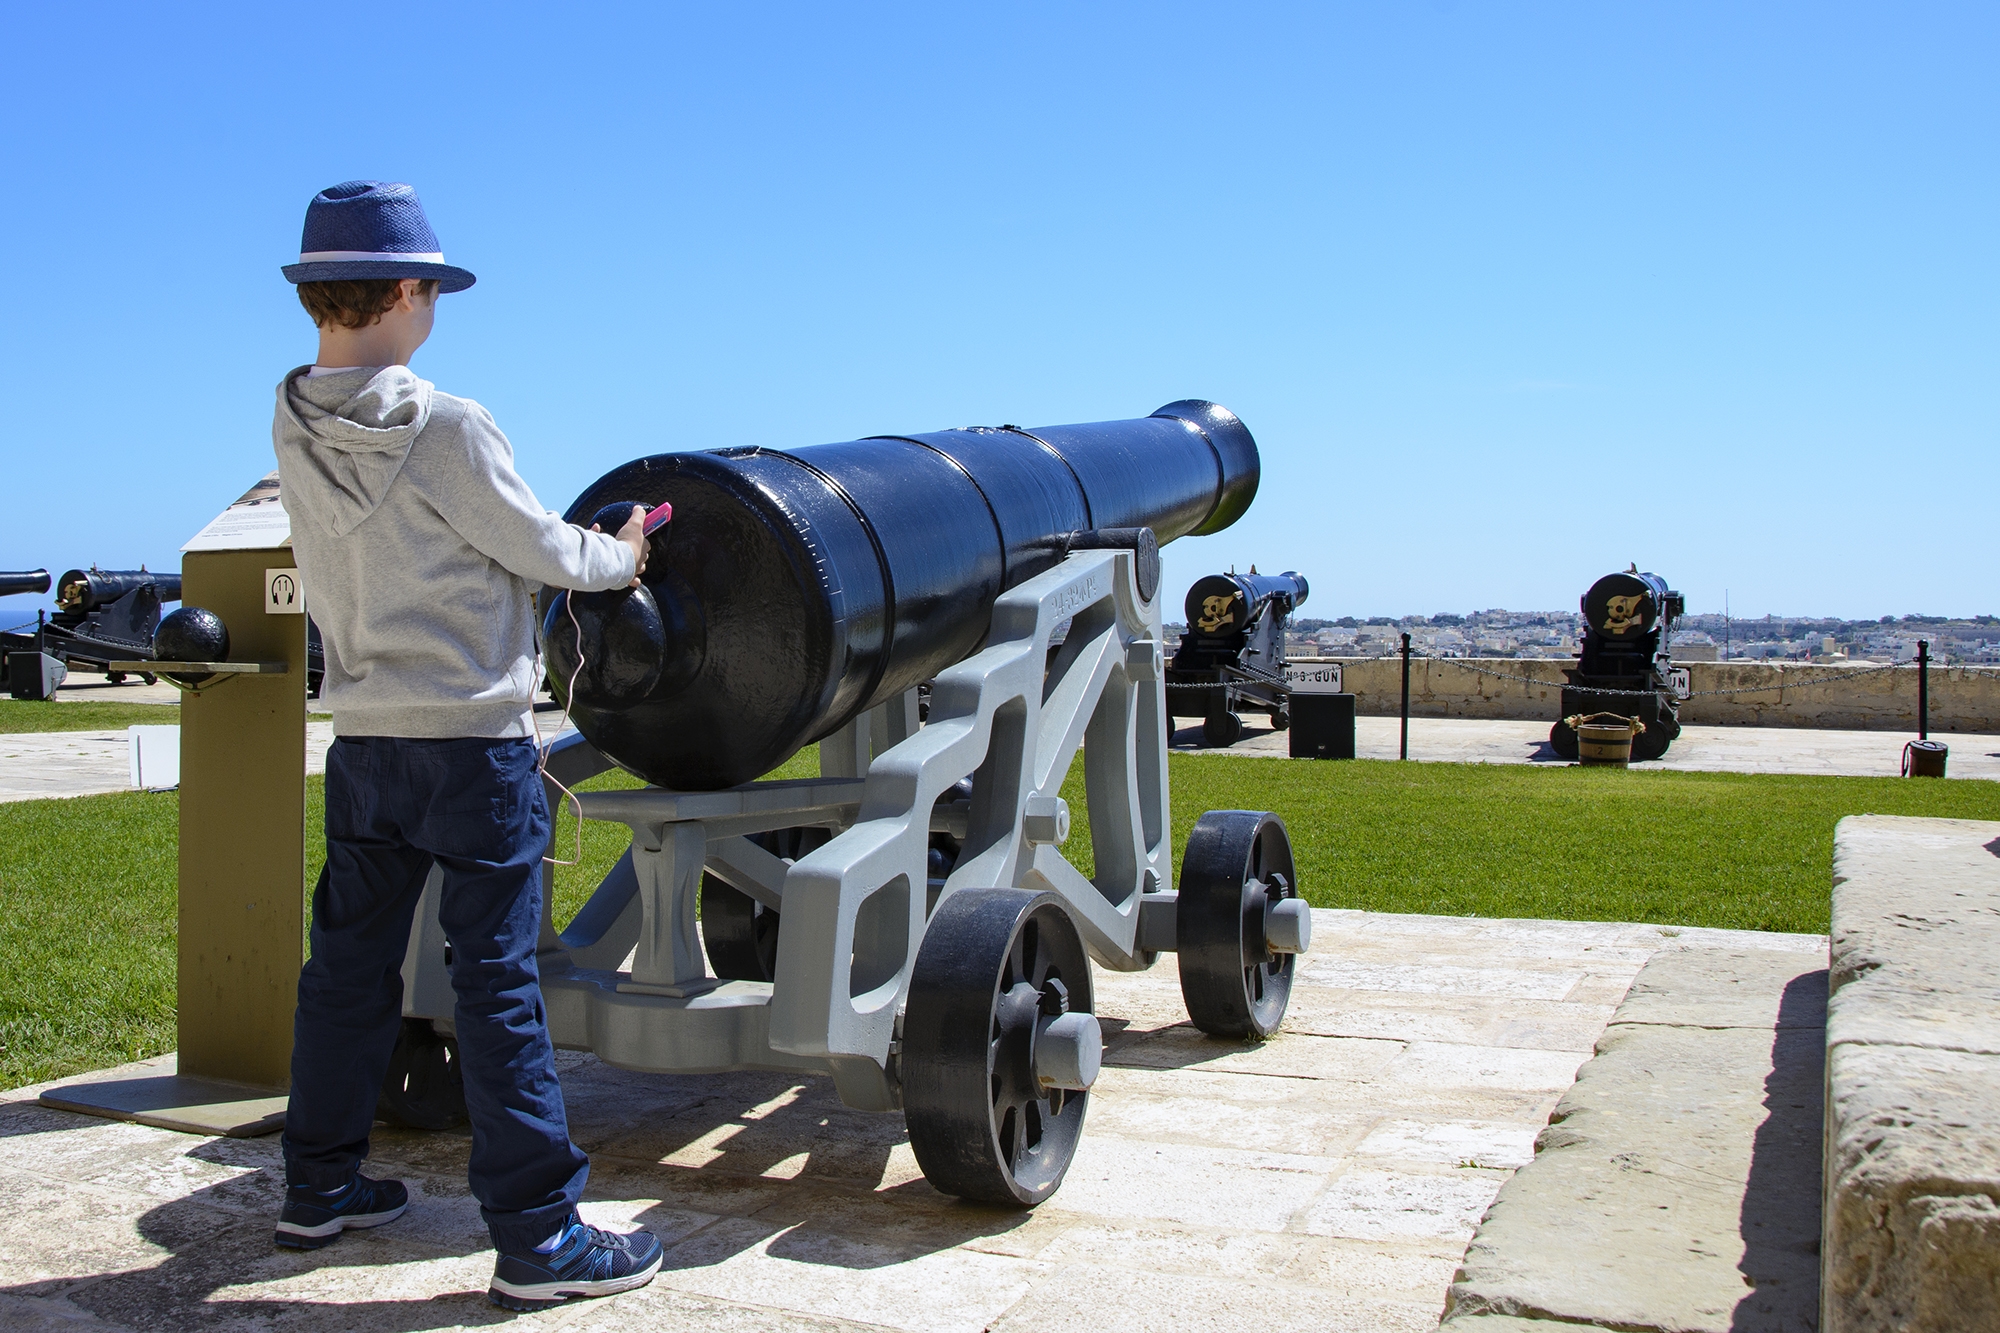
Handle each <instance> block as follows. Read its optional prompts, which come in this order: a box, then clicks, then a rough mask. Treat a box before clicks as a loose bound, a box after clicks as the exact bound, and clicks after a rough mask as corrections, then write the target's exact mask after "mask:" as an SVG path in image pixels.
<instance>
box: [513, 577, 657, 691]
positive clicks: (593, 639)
mask: <svg viewBox="0 0 2000 1333" xmlns="http://www.w3.org/2000/svg"><path fill="white" fill-rule="evenodd" d="M579 631H580V632H581V637H580V638H579ZM542 639H543V642H544V643H545V644H546V645H547V648H548V659H549V662H548V671H549V685H550V688H551V691H552V692H553V693H554V694H555V696H556V701H557V702H558V703H560V704H562V706H563V707H565V708H574V707H576V706H577V705H578V704H584V705H587V706H589V707H591V708H602V709H607V710H612V711H616V710H618V709H623V708H630V707H631V706H632V705H633V704H636V703H638V702H639V701H640V700H641V699H644V698H645V697H646V696H647V695H648V694H651V693H652V692H653V687H654V686H656V685H658V684H659V683H660V671H661V668H662V666H663V659H664V658H665V657H666V653H667V628H666V625H665V623H664V622H663V621H662V619H661V617H660V608H659V606H658V604H657V603H655V602H654V600H653V594H652V592H651V591H650V590H649V589H647V588H645V587H638V588H616V589H613V590H612V591H610V592H564V593H560V594H558V595H557V596H556V599H555V601H554V602H552V603H551V604H550V606H549V614H548V617H547V618H546V619H545V620H544V621H543V624H542ZM572 681H574V682H575V685H576V694H575V697H574V698H572V697H571V695H570V684H571V682H572Z"/></svg>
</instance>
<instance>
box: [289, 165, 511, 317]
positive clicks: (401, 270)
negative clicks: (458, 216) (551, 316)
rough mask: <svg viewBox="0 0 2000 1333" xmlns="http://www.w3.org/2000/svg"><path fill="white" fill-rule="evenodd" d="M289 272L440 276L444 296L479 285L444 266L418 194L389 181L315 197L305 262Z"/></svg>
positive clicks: (313, 278) (297, 276)
mask: <svg viewBox="0 0 2000 1333" xmlns="http://www.w3.org/2000/svg"><path fill="white" fill-rule="evenodd" d="M284 271H285V280H286V281H288V282H340V281H343V280H345V279H348V278H436V279H437V280H438V290H439V291H440V292H462V291H464V290H465V289H466V288H467V287H470V286H471V285H472V284H473V283H474V282H476V281H478V280H477V279H476V278H474V277H473V276H472V275H471V274H470V273H468V272H466V271H465V270H464V269H462V268H456V267H453V266H452V265H450V264H447V263H445V262H444V252H443V250H441V249H440V248H439V247H438V239H437V233H436V232H434V231H432V230H431V224H430V219H429V218H426V217H425V216H424V205H423V202H422V201H421V200H419V199H418V198H417V192H416V191H415V190H413V189H411V188H410V187H409V186H407V185H398V184H395V183H394V182H389V181H347V182H345V183H343V184H340V185H329V186H328V187H327V188H325V189H324V190H321V191H320V192H319V193H318V194H316V195H314V196H313V201H312V202H311V203H310V204H307V205H306V229H305V236H304V238H303V239H302V240H301V241H300V242H299V262H298V263H296V264H287V265H285V269H284Z"/></svg>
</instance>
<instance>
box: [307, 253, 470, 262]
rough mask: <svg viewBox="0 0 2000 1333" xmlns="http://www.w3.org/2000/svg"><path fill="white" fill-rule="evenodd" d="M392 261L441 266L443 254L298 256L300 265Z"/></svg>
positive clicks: (326, 254)
mask: <svg viewBox="0 0 2000 1333" xmlns="http://www.w3.org/2000/svg"><path fill="white" fill-rule="evenodd" d="M367 259H393V260H400V261H402V262H403V263H406V264H442V263H443V262H444V252H443V251H442V250H437V251H433V252H431V253H430V254H411V253H410V252H408V251H406V250H308V251H306V252H305V253H304V254H301V255H300V256H299V262H300V263H301V264H344V263H349V262H351V261H354V260H367Z"/></svg>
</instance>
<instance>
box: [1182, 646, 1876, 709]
mask: <svg viewBox="0 0 2000 1333" xmlns="http://www.w3.org/2000/svg"><path fill="white" fill-rule="evenodd" d="M1368 660H1370V661H1376V662H1397V661H1401V660H1402V654H1400V653H1390V654H1389V655H1388V656H1386V657H1377V658H1370V659H1368ZM1410 660H1411V661H1412V662H1442V663H1445V664H1447V665H1450V666H1455V667H1459V668H1461V669H1463V670H1466V671H1471V672H1474V673H1476V674H1478V675H1481V676H1492V677H1493V678H1494V679H1496V680H1511V681H1517V682H1519V683H1520V684H1522V685H1541V686H1544V687H1553V688H1556V689H1562V690H1568V691H1569V692H1571V693H1573V694H1602V695H1610V696H1619V697H1628V698H1639V697H1641V696H1644V695H1650V694H1658V693H1659V691H1658V690H1613V689H1607V688H1605V687H1604V686H1601V685H1571V684H1568V683H1566V682H1564V681H1560V680H1540V679H1537V678H1536V677H1533V676H1516V675H1513V674H1512V673H1510V672H1506V671H1495V670H1493V669H1492V668H1491V667H1482V666H1475V665H1474V663H1475V662H1477V661H1478V660H1479V659H1477V658H1471V657H1438V656H1436V655H1434V654H1431V653H1418V652H1413V653H1411V654H1410ZM1548 660H1550V661H1561V660H1563V659H1560V658H1551V659H1548ZM1683 665H1685V664H1683ZM1893 670H1895V667H1894V666H1892V665H1886V664H1885V665H1882V666H1872V667H1861V668H1858V669H1857V670H1854V671H1843V672H1841V673H1840V674H1839V675H1837V676H1814V677H1812V678H1811V679H1810V680H1799V681H1789V682H1788V681H1782V680H1781V681H1779V682H1778V683H1777V684H1775V685H1743V686H1739V687H1737V688H1735V689H1730V690H1690V691H1689V692H1688V693H1687V695H1686V696H1685V697H1686V698H1689V699H1713V698H1717V697H1720V696H1722V695H1728V694H1771V693H1773V692H1775V691H1778V690H1783V689H1795V690H1796V689H1805V688H1807V687H1809V686H1814V685H1832V684H1834V683H1835V682H1837V681H1843V680H1854V679H1856V678H1858V677H1861V676H1872V675H1874V674H1875V673H1876V672H1878V671H1893ZM1243 674H1244V676H1245V677H1247V678H1248V679H1249V680H1250V681H1252V682H1253V683H1258V684H1264V685H1284V684H1285V682H1284V681H1282V680H1280V679H1278V678H1277V677H1275V676H1266V675H1263V674H1261V673H1258V672H1253V671H1245V672H1243ZM1229 684H1230V682H1228V681H1200V682H1196V683H1193V684H1182V683H1179V682H1174V681H1169V682H1168V683H1167V688H1168V689H1170V690H1220V689H1225V688H1227V687H1228V685H1229Z"/></svg>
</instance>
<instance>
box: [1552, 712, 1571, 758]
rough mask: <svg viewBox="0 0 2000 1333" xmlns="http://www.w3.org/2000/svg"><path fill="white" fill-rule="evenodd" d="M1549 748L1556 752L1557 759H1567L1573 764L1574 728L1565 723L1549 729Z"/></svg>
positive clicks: (1559, 723)
mask: <svg viewBox="0 0 2000 1333" xmlns="http://www.w3.org/2000/svg"><path fill="white" fill-rule="evenodd" d="M1549 748H1550V749H1551V750H1554V751H1555V752H1556V757H1557V758H1559V759H1567V760H1569V761H1570V762H1571V763H1575V762H1576V756H1577V748H1576V728H1574V727H1572V726H1570V724H1569V723H1567V722H1558V723H1556V724H1555V725H1554V726H1553V727H1550V728H1549Z"/></svg>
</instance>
